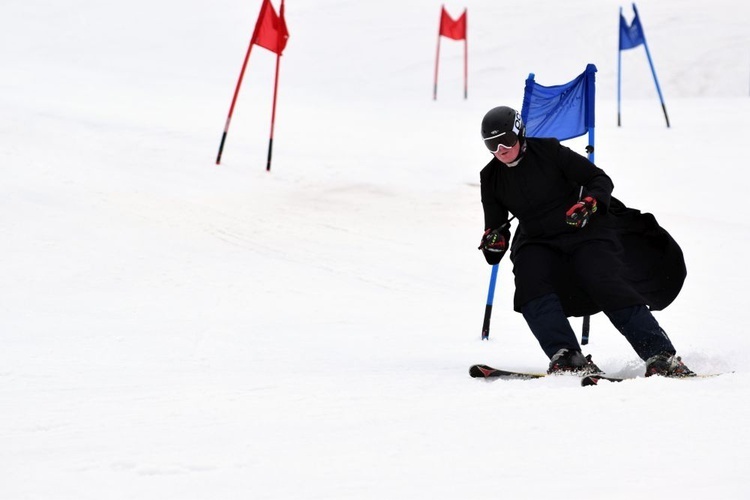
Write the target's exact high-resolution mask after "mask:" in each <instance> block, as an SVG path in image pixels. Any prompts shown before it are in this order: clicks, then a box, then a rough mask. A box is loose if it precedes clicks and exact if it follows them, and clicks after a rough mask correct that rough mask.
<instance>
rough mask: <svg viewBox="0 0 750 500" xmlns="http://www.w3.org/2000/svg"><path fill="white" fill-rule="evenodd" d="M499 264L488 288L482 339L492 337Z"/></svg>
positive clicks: (493, 270)
mask: <svg viewBox="0 0 750 500" xmlns="http://www.w3.org/2000/svg"><path fill="white" fill-rule="evenodd" d="M515 218H516V216H515V215H514V216H513V217H511V218H510V219H508V220H507V221H505V224H503V225H502V226H500V227H499V228H498V229H503V228H504V227H506V226H507V225H508V224H510V221H512V220H513V219H515ZM499 265H500V264H494V265H493V266H492V273H491V274H490V287H489V290H487V305H486V306H485V308H484V321H483V322H482V340H489V338H490V318H491V317H492V302H494V300H495V284H496V283H497V269H498V266H499Z"/></svg>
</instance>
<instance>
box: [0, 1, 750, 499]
mask: <svg viewBox="0 0 750 500" xmlns="http://www.w3.org/2000/svg"><path fill="white" fill-rule="evenodd" d="M260 5H261V2H260V0H244V1H241V2H240V1H229V0H216V1H214V2H194V1H188V2H179V1H176V0H162V1H160V2H153V1H148V2H147V1H145V0H132V1H130V2H126V3H123V2H114V3H113V2H96V1H93V0H70V1H68V2H62V3H60V2H57V3H55V2H43V1H40V0H24V1H20V0H5V1H4V2H3V5H2V8H0V13H1V14H0V67H1V68H2V71H1V72H0V138H1V143H2V146H1V147H0V169H1V170H0V173H1V179H2V181H1V182H0V232H2V235H3V242H2V245H0V283H2V286H0V406H1V407H2V411H0V471H2V479H1V480H0V498H2V499H8V500H12V499H75V500H85V499H97V500H98V499H102V498H107V499H126V498H137V499H139V500H140V499H158V500H163V499H201V500H203V499H206V500H208V499H325V500H331V499H365V498H372V499H407V498H408V499H413V498H429V499H463V498H477V497H493V498H507V499H537V498H547V497H549V496H554V497H556V498H576V499H581V498H585V499H601V498H608V499H610V498H611V499H633V498H642V497H643V496H644V495H646V496H650V497H664V496H670V497H675V498H680V499H705V498H716V499H746V498H749V497H750V486H748V482H747V479H746V475H747V470H748V468H749V467H750V438H749V436H748V425H747V422H748V421H750V411H749V406H750V403H749V402H748V397H747V395H748V392H749V391H750V372H749V371H748V368H747V366H748V356H749V355H748V352H749V351H750V338H749V336H748V334H747V332H746V330H747V316H746V313H747V297H748V281H749V279H748V278H750V276H749V273H748V270H747V264H746V255H747V249H748V247H750V231H749V230H750V222H748V217H747V189H748V182H747V181H748V174H747V165H748V160H747V137H748V136H749V134H750V118H749V117H750V96H749V93H750V64H749V61H750V52H749V50H750V29H748V28H749V27H750V4H748V3H747V2H736V1H729V0H716V1H714V2H708V3H707V2H699V1H696V0H689V1H677V0H659V1H656V0H643V1H641V2H639V3H638V8H639V12H640V14H641V21H642V23H643V26H644V29H645V33H646V39H647V42H648V46H649V50H650V52H651V56H652V59H653V62H654V67H655V70H656V75H657V77H658V79H659V83H660V85H661V89H662V92H663V95H664V99H665V104H666V109H667V111H668V113H669V118H670V122H671V127H670V128H667V127H666V125H665V120H664V115H663V111H662V107H661V104H660V102H659V99H658V95H657V92H656V86H655V85H654V79H653V75H652V73H651V69H650V68H649V64H648V60H647V58H646V52H645V50H644V48H643V47H639V48H636V49H632V50H629V51H627V52H623V53H622V72H623V82H622V103H621V109H622V126H620V127H618V126H617V74H618V72H617V55H618V53H617V29H618V13H619V8H620V7H624V12H625V15H626V17H627V19H628V20H630V19H631V18H632V10H631V8H630V5H629V4H627V3H624V2H623V3H620V2H614V1H612V0H600V1H596V2H594V1H582V0H570V1H568V2H559V1H556V0H529V1H527V2H523V3H508V2H480V1H477V0H466V1H465V2H462V3H459V2H455V1H451V2H448V3H447V4H446V8H447V10H448V12H449V13H451V14H452V15H453V16H454V17H456V16H457V15H458V14H460V12H461V11H462V10H463V9H464V8H468V16H469V41H468V54H469V61H468V63H469V95H468V99H466V100H465V99H464V98H463V43H462V42H455V41H452V40H447V39H443V40H442V44H441V57H440V73H439V87H438V99H437V100H436V101H433V99H432V83H433V72H434V64H435V51H436V44H437V24H438V19H439V15H440V5H441V4H440V2H434V1H424V0H418V1H410V2H401V1H397V0H381V1H378V2H356V1H343V0H335V1H334V0H317V1H307V2H303V1H296V0H289V1H288V2H286V6H285V7H286V17H287V24H288V26H289V32H290V35H291V36H290V39H289V43H288V45H287V48H286V51H285V53H284V55H283V57H282V58H281V67H280V75H279V76H280V81H279V89H278V92H279V94H278V108H277V116H276V129H275V140H274V155H273V164H272V169H271V171H270V172H266V171H265V166H266V156H267V148H268V136H269V131H270V117H271V99H272V95H273V80H274V69H275V62H276V58H275V56H274V55H273V54H272V53H270V52H269V51H267V50H265V49H262V48H260V47H254V48H253V51H252V53H251V56H250V62H249V65H248V68H247V72H246V74H245V79H244V82H243V85H242V89H241V91H240V95H239V100H238V103H237V107H236V109H235V113H234V119H233V121H232V124H231V128H230V130H229V135H228V139H227V143H226V147H225V150H224V156H223V161H222V164H221V165H220V166H217V165H216V164H215V157H216V152H217V149H218V145H219V140H220V137H221V132H222V128H223V126H224V122H225V119H226V116H227V111H228V109H229V104H230V100H231V97H232V93H233V91H234V86H235V83H236V81H237V77H238V76H239V70H240V67H241V64H242V60H243V58H244V56H245V52H246V50H247V43H248V41H249V39H250V35H251V33H252V30H253V26H254V23H255V19H256V17H257V15H258V12H259V10H260ZM276 6H277V7H278V3H276ZM588 63H593V64H595V65H596V66H597V68H598V73H597V87H596V91H597V101H596V102H597V113H596V114H597V123H596V163H597V165H598V166H600V167H602V168H603V169H605V171H607V172H608V173H609V174H610V175H611V177H612V178H613V179H614V182H615V186H616V187H615V193H614V194H615V196H617V197H618V198H620V199H621V200H623V201H624V202H625V203H626V204H628V205H630V206H633V207H636V208H639V209H641V210H643V211H647V212H651V213H654V214H655V215H656V217H657V219H658V220H659V222H660V223H661V224H662V225H663V226H664V227H665V228H667V229H668V230H669V231H670V233H671V234H672V235H673V236H674V237H675V239H676V240H677V241H678V242H680V244H681V245H682V248H683V250H684V253H685V257H686V261H687V266H688V278H687V280H686V282H685V286H684V289H683V291H682V293H681V295H680V296H679V297H678V298H677V300H676V301H675V302H674V303H673V304H672V305H671V306H670V307H669V308H668V309H667V310H665V311H663V312H659V313H657V319H658V320H659V322H660V323H661V325H662V326H663V327H664V328H665V329H666V331H667V332H668V333H669V335H670V336H671V338H672V340H673V341H674V343H675V344H676V346H677V347H678V350H679V353H680V354H681V355H682V357H683V359H684V360H685V362H686V363H687V364H688V365H689V366H690V367H691V368H692V369H694V370H695V371H698V372H700V373H723V374H724V375H721V376H719V377H715V378H710V379H701V380H688V381H685V380H667V379H654V378H649V379H645V378H643V377H642V373H643V363H642V361H641V360H639V359H638V358H637V357H636V356H635V354H634V353H633V351H632V350H631V349H630V347H629V346H628V345H627V343H626V342H625V341H624V339H623V338H622V336H621V335H620V334H619V333H618V332H617V331H615V330H614V328H613V327H612V326H611V325H609V324H608V322H607V321H606V318H605V317H604V316H603V315H601V314H599V315H595V316H594V317H593V318H592V334H591V343H590V344H589V345H588V346H586V349H585V351H586V352H587V353H591V354H592V355H593V356H594V360H595V361H596V363H597V364H598V365H599V366H600V367H602V368H603V369H605V370H607V371H608V372H609V373H611V374H614V375H622V376H634V377H637V378H636V379H635V380H632V381H628V382H624V383H621V384H609V385H604V386H597V387H595V388H581V387H580V386H579V385H578V382H577V380H574V379H572V378H568V377H557V378H546V379H541V380H536V381H526V382H517V381H510V382H509V381H496V382H491V383H487V382H485V381H481V380H474V379H471V378H469V377H468V367H469V365H471V364H473V363H479V362H481V363H487V364H492V365H497V366H502V367H506V368H514V369H523V370H534V371H541V370H544V369H545V368H546V365H547V359H546V358H545V357H544V355H543V353H542V352H541V350H540V349H539V347H538V345H537V344H536V342H535V340H534V339H533V337H532V336H531V334H530V332H529V331H528V329H527V327H526V325H525V323H524V322H523V318H522V317H521V316H520V315H518V314H517V313H514V312H513V311H512V295H513V280H512V273H511V266H510V264H509V262H507V261H504V262H503V263H502V265H501V268H500V277H499V281H498V285H497V292H496V294H495V305H494V312H493V317H492V330H491V334H490V340H489V341H487V342H482V341H481V340H480V330H481V323H482V315H483V312H484V308H485V301H486V296H487V286H488V283H489V276H490V268H489V266H487V265H486V263H485V262H484V260H483V258H482V256H481V254H480V252H478V251H477V250H476V247H477V244H478V242H479V238H480V235H481V232H482V230H483V229H484V228H483V227H482V225H483V224H482V211H481V204H480V200H479V189H478V177H479V176H478V173H479V170H480V169H481V168H482V167H483V166H484V164H485V163H486V162H487V161H488V160H489V158H490V156H489V155H488V153H487V151H486V150H485V149H484V146H483V145H482V143H481V140H480V136H479V123H480V121H481V118H482V116H483V115H484V113H485V112H486V111H487V110H488V109H490V108H491V107H494V106H497V105H501V104H506V105H511V106H516V107H520V106H521V99H522V95H523V85H524V81H525V79H526V77H527V76H528V74H529V73H535V75H536V80H537V82H539V83H541V84H543V85H555V84H559V83H564V82H567V81H569V80H571V79H572V78H574V77H575V76H577V75H578V74H580V73H581V72H582V71H583V70H584V69H585V67H586V64H588ZM585 144H586V142H585V139H583V138H582V139H576V140H572V141H569V145H570V147H572V148H574V149H576V150H578V151H581V152H583V148H584V146H585ZM572 323H573V325H574V327H575V328H576V329H579V328H580V319H578V318H576V319H573V320H572Z"/></svg>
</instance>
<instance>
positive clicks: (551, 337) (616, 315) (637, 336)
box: [521, 293, 676, 361]
mask: <svg viewBox="0 0 750 500" xmlns="http://www.w3.org/2000/svg"><path fill="white" fill-rule="evenodd" d="M521 312H522V313H523V317H524V319H525V320H526V323H527V324H528V325H529V328H530V329H531V332H532V333H533V334H534V336H535V337H536V339H537V341H539V345H540V346H541V347H542V350H544V353H545V354H546V355H547V357H549V358H552V356H554V355H555V353H556V352H557V351H559V350H560V349H571V350H574V351H580V350H581V346H580V345H579V344H578V339H577V338H576V334H575V332H574V331H573V328H572V327H571V326H570V322H569V321H568V318H567V317H566V316H565V312H564V311H563V308H562V304H561V303H560V299H559V298H558V296H557V295H556V294H554V293H549V294H547V295H543V296H541V297H539V298H536V299H534V300H532V301H531V302H529V303H527V304H526V305H525V306H523V309H522V310H521ZM604 314H606V315H607V317H608V318H609V320H610V322H612V324H613V325H614V326H615V328H617V329H618V330H619V331H620V333H622V334H623V336H625V339H627V341H628V342H629V343H630V345H631V346H633V349H634V350H635V352H636V353H637V354H638V356H639V357H640V358H641V359H643V360H644V361H645V360H647V359H648V358H650V357H651V356H655V355H656V354H660V353H663V352H666V353H669V354H675V352H676V351H675V348H674V346H673V345H672V342H671V341H670V340H669V337H667V334H666V333H665V332H664V330H662V328H661V327H660V326H659V323H658V322H657V321H656V318H654V316H653V315H652V314H651V311H649V310H648V308H647V307H646V306H645V305H642V304H639V305H634V306H628V307H625V308H623V309H618V310H616V311H604Z"/></svg>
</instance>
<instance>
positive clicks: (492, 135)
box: [482, 106, 526, 153]
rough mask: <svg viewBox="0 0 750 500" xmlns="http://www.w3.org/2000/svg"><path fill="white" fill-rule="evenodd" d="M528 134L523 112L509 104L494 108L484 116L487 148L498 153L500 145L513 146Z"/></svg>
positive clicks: (483, 129)
mask: <svg viewBox="0 0 750 500" xmlns="http://www.w3.org/2000/svg"><path fill="white" fill-rule="evenodd" d="M525 135H526V126H525V125H524V124H523V120H522V119H521V113H519V112H518V111H516V110H515V109H513V108H509V107H508V106H498V107H497V108H492V109H491V110H489V111H488V112H487V114H486V115H484V118H482V139H484V145H485V146H487V149H489V150H490V151H492V152H493V153H496V152H497V150H498V148H499V146H500V145H502V146H504V147H506V148H510V147H513V146H514V145H515V144H516V142H518V139H523V138H524V136H525Z"/></svg>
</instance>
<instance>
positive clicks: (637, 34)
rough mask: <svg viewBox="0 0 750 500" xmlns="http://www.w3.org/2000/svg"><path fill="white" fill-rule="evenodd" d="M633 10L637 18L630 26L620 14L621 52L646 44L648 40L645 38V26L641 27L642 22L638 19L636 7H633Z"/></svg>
mask: <svg viewBox="0 0 750 500" xmlns="http://www.w3.org/2000/svg"><path fill="white" fill-rule="evenodd" d="M633 10H634V11H635V17H634V18H633V22H632V23H630V26H628V23H627V21H625V17H624V16H623V15H622V12H620V50H628V49H632V48H635V47H638V46H639V45H642V44H644V43H645V42H646V38H645V37H644V36H643V26H641V20H640V19H638V11H637V10H635V5H633Z"/></svg>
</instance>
